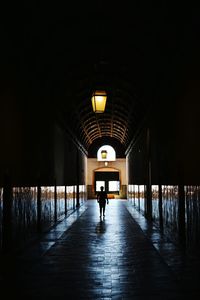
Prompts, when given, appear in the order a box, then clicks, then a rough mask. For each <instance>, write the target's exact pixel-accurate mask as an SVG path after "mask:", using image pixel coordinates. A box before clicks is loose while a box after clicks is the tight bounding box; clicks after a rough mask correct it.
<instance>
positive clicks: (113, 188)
mask: <svg viewBox="0 0 200 300" xmlns="http://www.w3.org/2000/svg"><path fill="white" fill-rule="evenodd" d="M108 190H109V192H119V181H109V182H108Z"/></svg>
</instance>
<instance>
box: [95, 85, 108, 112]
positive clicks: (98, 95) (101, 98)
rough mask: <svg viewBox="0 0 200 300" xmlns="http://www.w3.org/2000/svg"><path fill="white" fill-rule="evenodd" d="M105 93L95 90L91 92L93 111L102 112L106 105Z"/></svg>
mask: <svg viewBox="0 0 200 300" xmlns="http://www.w3.org/2000/svg"><path fill="white" fill-rule="evenodd" d="M106 100H107V94H106V92H105V91H102V90H101V91H100V90H97V91H95V92H94V93H93V94H92V107H93V111H94V112H95V113H103V112H104V111H105V107H106Z"/></svg>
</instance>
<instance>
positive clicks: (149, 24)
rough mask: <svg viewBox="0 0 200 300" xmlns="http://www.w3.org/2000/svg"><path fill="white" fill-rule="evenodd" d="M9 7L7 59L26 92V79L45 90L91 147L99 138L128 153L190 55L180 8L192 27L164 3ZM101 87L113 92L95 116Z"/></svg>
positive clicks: (60, 114)
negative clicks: (94, 94)
mask: <svg viewBox="0 0 200 300" xmlns="http://www.w3.org/2000/svg"><path fill="white" fill-rule="evenodd" d="M5 5H6V4H5ZM12 8H13V9H12V10H10V8H9V7H7V14H6V13H4V18H5V22H4V25H5V24H6V26H5V28H4V35H5V36H6V35H7V37H6V39H5V41H6V43H7V44H6V47H7V48H6V47H5V53H4V55H5V54H6V55H7V57H12V59H14V60H15V61H17V63H18V65H17V67H16V69H17V72H18V74H19V73H20V76H21V77H23V80H21V78H20V76H18V78H19V79H18V80H19V81H20V80H21V81H22V82H23V88H26V87H24V85H25V84H24V83H25V82H27V85H30V84H31V88H33V89H34V91H35V94H36V96H37V92H38V93H40V95H41V94H42V91H43V95H45V97H47V98H49V99H50V98H51V100H52V101H53V102H54V104H53V105H54V109H55V111H56V112H57V116H58V119H59V120H62V124H63V126H64V127H66V128H69V130H70V132H71V134H72V135H74V136H75V137H76V138H77V139H78V140H79V142H80V143H81V144H82V145H83V147H84V148H85V149H86V150H88V149H90V147H91V145H93V144H94V143H95V141H97V140H99V139H101V138H102V139H104V140H105V139H107V140H108V141H111V140H115V141H117V142H119V143H120V144H121V145H122V146H123V147H124V149H127V147H128V145H129V144H130V142H131V140H132V138H133V137H134V136H135V134H136V133H137V130H138V128H139V127H140V126H141V124H142V122H143V120H144V119H145V118H146V116H147V115H148V111H149V109H150V108H151V107H152V105H154V104H155V102H156V101H157V100H158V101H161V98H162V93H167V91H168V90H169V89H170V88H172V86H173V85H176V82H177V78H178V77H181V72H182V68H183V65H184V64H183V62H185V61H186V60H185V58H186V57H189V55H190V51H189V46H188V45H189V43H187V42H188V40H189V38H190V36H191V35H190V30H191V27H190V25H191V24H190V15H189V9H188V6H187V7H185V8H184V7H183V4H182V9H184V12H186V11H187V13H188V15H187V22H186V20H185V16H184V14H181V13H180V7H179V6H178V5H177V7H176V6H175V4H174V2H173V5H171V4H170V3H168V4H166V3H165V2H164V1H160V2H159V5H157V6H153V5H152V4H151V3H150V1H146V3H145V1H143V2H142V3H140V2H139V3H138V2H137V1H136V2H135V3H133V2H132V1H130V3H126V2H124V3H119V4H117V2H116V1H115V2H114V5H113V3H111V2H110V1H91V2H90V3H89V1H80V3H76V2H73V3H72V2H70V3H68V2H67V1H58V2H52V3H51V1H48V2H47V1H41V2H40V5H39V6H37V5H36V4H35V2H34V1H28V2H27V3H25V4H23V5H21V6H20V4H19V5H18V4H16V7H14V6H13V7H12ZM8 16H9V18H8ZM9 20H11V22H9ZM13 24H15V26H13ZM188 24H189V25H188ZM11 64H12V60H11ZM19 70H20V71H19ZM96 88H102V89H105V90H106V91H107V94H108V100H107V105H106V110H105V113H103V114H98V115H97V114H95V113H94V112H93V111H92V106H91V95H92V91H93V90H94V89H96ZM168 93H169V91H168ZM160 95H161V96H160Z"/></svg>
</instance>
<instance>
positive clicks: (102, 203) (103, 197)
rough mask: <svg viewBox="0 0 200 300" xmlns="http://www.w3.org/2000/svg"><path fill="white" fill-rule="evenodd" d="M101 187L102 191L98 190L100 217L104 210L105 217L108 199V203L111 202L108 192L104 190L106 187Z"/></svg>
mask: <svg viewBox="0 0 200 300" xmlns="http://www.w3.org/2000/svg"><path fill="white" fill-rule="evenodd" d="M100 189H101V191H100V192H98V194H97V202H98V203H99V210H100V218H101V216H102V212H103V216H104V217H105V208H106V201H107V204H108V203H109V202H108V196H107V193H106V192H104V190H103V189H104V188H103V186H101V187H100Z"/></svg>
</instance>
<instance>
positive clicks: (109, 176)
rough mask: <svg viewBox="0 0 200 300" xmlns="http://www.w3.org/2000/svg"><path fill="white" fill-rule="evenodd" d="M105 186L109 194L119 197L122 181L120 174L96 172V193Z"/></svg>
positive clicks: (116, 172) (115, 172)
mask: <svg viewBox="0 0 200 300" xmlns="http://www.w3.org/2000/svg"><path fill="white" fill-rule="evenodd" d="M101 186H103V187H104V190H105V191H106V193H107V194H116V195H119V192H120V179H119V172H118V171H114V172H112V171H111V172H103V171H95V182H94V188H95V193H97V192H98V191H100V187H101Z"/></svg>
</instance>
